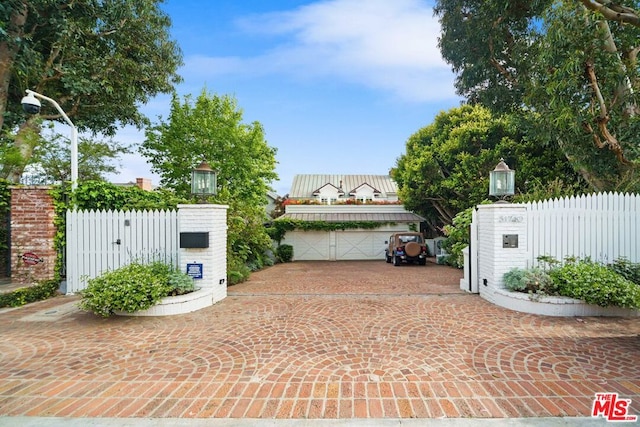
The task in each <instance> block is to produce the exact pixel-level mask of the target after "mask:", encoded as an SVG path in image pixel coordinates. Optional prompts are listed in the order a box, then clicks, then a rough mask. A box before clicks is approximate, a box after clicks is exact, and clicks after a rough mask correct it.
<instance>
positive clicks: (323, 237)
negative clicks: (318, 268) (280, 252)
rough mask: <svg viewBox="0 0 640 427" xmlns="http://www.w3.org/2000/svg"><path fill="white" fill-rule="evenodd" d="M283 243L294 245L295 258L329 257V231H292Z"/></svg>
mask: <svg viewBox="0 0 640 427" xmlns="http://www.w3.org/2000/svg"><path fill="white" fill-rule="evenodd" d="M283 243H286V244H288V245H291V246H293V259H294V260H298V261H320V260H328V259H329V233H327V232H313V231H290V232H288V233H287V234H286V236H285V240H284V241H283Z"/></svg>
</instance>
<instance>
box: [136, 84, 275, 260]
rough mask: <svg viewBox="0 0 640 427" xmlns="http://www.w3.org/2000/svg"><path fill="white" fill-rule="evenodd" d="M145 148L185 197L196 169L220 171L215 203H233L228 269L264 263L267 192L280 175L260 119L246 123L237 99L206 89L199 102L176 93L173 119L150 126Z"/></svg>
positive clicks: (163, 182)
mask: <svg viewBox="0 0 640 427" xmlns="http://www.w3.org/2000/svg"><path fill="white" fill-rule="evenodd" d="M141 152H142V153H143V155H145V156H146V157H147V159H148V160H149V163H151V165H152V170H153V171H154V172H156V173H158V174H159V175H160V177H161V181H160V183H161V185H162V186H163V187H166V188H169V189H172V190H173V191H174V192H175V194H176V195H178V196H181V197H193V196H191V195H190V191H191V187H190V182H191V171H192V170H193V169H194V168H195V167H196V166H198V164H199V163H200V162H201V161H206V162H207V163H208V164H209V165H210V166H211V168H212V169H214V170H216V171H217V174H218V194H217V195H216V196H214V197H212V198H211V199H210V201H212V202H216V203H223V204H228V205H229V211H228V213H227V218H228V221H227V225H228V227H229V228H228V241H229V244H228V248H229V253H228V260H229V266H230V267H229V270H232V269H234V268H237V266H238V265H240V264H242V263H248V262H249V263H250V262H255V261H258V262H260V260H261V257H263V254H264V252H265V251H266V250H267V249H269V248H270V246H271V240H270V239H269V236H268V235H267V233H266V231H265V228H264V227H263V222H264V220H265V213H264V206H265V204H266V195H267V192H268V191H269V189H270V183H271V181H273V180H275V179H277V174H276V173H275V166H276V159H275V154H276V149H275V148H272V147H270V146H269V145H268V144H267V142H266V140H265V138H264V131H263V129H262V126H261V125H260V123H258V122H254V123H251V124H246V123H243V114H242V111H241V110H240V109H239V108H238V105H237V102H236V100H235V99H234V98H233V97H230V96H226V95H225V96H218V95H210V94H208V93H207V92H206V90H203V91H202V93H201V94H200V95H199V96H198V98H197V99H195V101H194V100H193V99H192V97H191V96H186V97H184V100H183V101H181V100H180V99H179V98H178V97H177V96H174V98H173V100H172V102H171V110H170V114H169V117H168V120H167V121H163V120H161V121H160V123H158V124H157V125H155V126H152V127H150V128H149V129H148V130H147V132H146V139H145V141H144V142H143V143H142V146H141Z"/></svg>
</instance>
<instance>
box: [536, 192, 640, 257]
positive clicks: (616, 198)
mask: <svg viewBox="0 0 640 427" xmlns="http://www.w3.org/2000/svg"><path fill="white" fill-rule="evenodd" d="M526 206H527V213H528V221H527V246H528V253H529V256H530V260H529V265H531V266H534V265H538V264H539V262H538V260H537V258H538V256H540V255H551V256H552V257H554V258H556V259H557V260H559V261H562V260H563V259H564V258H565V257H567V256H576V257H579V258H586V257H590V258H591V259H592V260H594V261H601V262H612V261H614V260H615V259H618V258H621V257H624V258H627V259H628V260H630V261H632V262H640V195H634V194H620V193H600V194H592V195H583V196H579V197H567V198H562V199H553V200H546V201H542V202H534V203H527V204H526Z"/></svg>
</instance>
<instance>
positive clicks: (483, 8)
mask: <svg viewBox="0 0 640 427" xmlns="http://www.w3.org/2000/svg"><path fill="white" fill-rule="evenodd" d="M435 10H436V14H437V15H438V16H439V18H440V22H441V24H442V35H441V38H440V50H441V52H442V55H443V57H444V58H445V59H446V60H447V61H448V62H449V63H450V64H451V65H452V67H453V70H454V71H455V72H457V73H458V77H457V80H456V87H457V89H458V92H459V93H460V94H462V95H464V96H465V97H467V99H468V100H469V101H470V102H471V103H481V104H483V105H485V106H487V107H489V108H490V109H491V110H493V111H497V112H504V111H511V112H520V113H522V114H527V115H528V116H529V118H528V120H530V119H534V120H530V123H531V124H532V126H531V127H530V128H529V129H528V138H530V139H536V140H538V141H539V143H540V144H542V145H549V146H551V145H553V146H557V147H560V148H561V149H562V151H563V153H564V154H565V156H566V157H567V159H568V160H569V161H570V162H571V165H572V167H573V168H574V170H576V171H577V172H578V173H580V174H581V175H582V177H583V178H584V179H585V180H586V181H587V182H588V183H589V184H590V186H591V188H593V189H596V190H609V189H619V190H626V189H638V188H640V182H639V181H640V177H639V176H638V166H639V162H640V157H639V155H640V152H639V150H638V146H639V144H640V132H638V131H639V130H640V123H639V119H638V116H639V113H640V110H639V108H638V105H639V101H640V100H639V99H638V96H639V95H638V92H639V90H640V67H639V66H638V61H637V56H638V52H639V51H640V45H639V41H640V37H639V36H640V18H639V14H638V11H639V10H640V3H639V2H638V1H637V0H627V1H621V2H603V1H595V0H536V1H525V0H516V1H511V0H488V1H479V0H438V2H437V5H436V8H435ZM530 113H532V114H530Z"/></svg>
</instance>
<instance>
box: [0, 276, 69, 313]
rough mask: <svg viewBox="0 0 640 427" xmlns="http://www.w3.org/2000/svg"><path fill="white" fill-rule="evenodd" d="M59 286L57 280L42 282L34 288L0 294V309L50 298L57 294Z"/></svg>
mask: <svg viewBox="0 0 640 427" xmlns="http://www.w3.org/2000/svg"><path fill="white" fill-rule="evenodd" d="M59 286H60V284H59V282H58V281H57V280H44V281H42V282H40V283H38V284H37V285H34V286H30V287H26V288H18V289H16V290H15V291H12V292H7V293H6V294H0V307H20V306H21V305H25V304H27V303H30V302H35V301H41V300H43V299H47V298H50V297H52V296H55V295H56V294H57V293H58V287H59Z"/></svg>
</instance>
